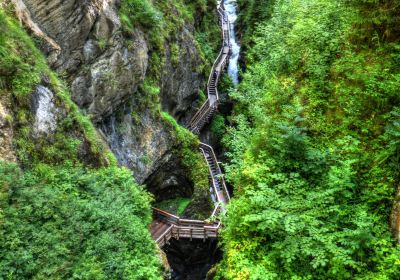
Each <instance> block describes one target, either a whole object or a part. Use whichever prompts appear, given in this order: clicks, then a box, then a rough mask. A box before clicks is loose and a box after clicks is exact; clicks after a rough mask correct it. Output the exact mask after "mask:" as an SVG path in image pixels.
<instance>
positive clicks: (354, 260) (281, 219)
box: [217, 0, 400, 280]
mask: <svg viewBox="0 0 400 280" xmlns="http://www.w3.org/2000/svg"><path fill="white" fill-rule="evenodd" d="M268 2H269V6H268V8H266V7H263V6H262V5H259V6H254V5H249V6H248V7H244V6H242V8H243V11H242V13H243V14H254V15H256V16H255V17H253V18H251V17H247V19H243V16H242V20H243V21H244V23H245V24H246V23H247V22H249V21H250V20H251V21H253V23H252V26H254V31H250V32H251V34H247V35H246V36H249V37H248V39H247V40H249V41H251V42H254V47H253V48H252V49H251V50H249V51H248V53H247V57H246V61H248V64H247V71H246V73H245V74H244V80H243V83H242V84H241V85H240V87H239V89H238V90H237V91H232V93H231V96H232V98H234V99H235V100H236V101H237V105H236V107H235V111H234V116H233V124H234V127H232V128H229V129H228V136H227V137H225V139H224V143H225V145H226V147H228V149H229V153H228V156H229V158H230V163H229V165H227V166H226V171H227V178H228V179H229V181H230V182H232V184H233V185H234V186H235V199H234V200H233V201H232V202H231V204H230V205H229V208H228V213H229V215H228V217H227V218H226V221H225V223H226V228H225V230H224V231H223V234H222V235H223V246H224V247H225V250H226V254H225V257H224V260H223V262H222V263H221V264H220V265H219V269H218V276H217V279H240V280H242V279H397V278H398V276H399V275H400V248H399V247H398V245H396V242H395V241H394V239H393V237H392V236H391V233H390V230H389V226H388V220H389V215H390V211H391V209H392V205H393V197H394V193H395V191H396V188H397V187H398V185H399V181H400V180H399V167H398V166H399V151H400V150H399V147H400V146H399V143H400V142H399V135H400V129H399V127H400V125H399V123H398V117H399V116H400V111H399V108H400V107H399V106H400V98H399V95H398V89H399V88H400V67H399V65H400V64H399V50H400V47H399V44H398V36H397V42H395V39H394V37H393V36H383V34H384V33H387V34H397V32H398V31H397V28H398V25H394V24H392V23H393V22H396V21H397V20H398V19H395V18H394V17H395V14H396V13H398V4H396V2H395V1H388V2H386V1H385V3H383V1H345V0H343V1H333V0H323V1H321V0H306V1H299V0H280V1H268ZM371 7H374V8H376V10H371V9H370V8H371ZM386 8H389V10H386ZM255 9H256V12H255ZM260 13H261V14H260ZM365 15H369V16H370V18H368V19H364V20H363V21H361V20H360V19H361V17H362V16H365ZM381 17H386V18H385V20H383V19H382V18H381ZM371 26H373V29H376V30H377V34H380V35H378V37H377V38H379V44H376V43H371V42H375V41H376V40H377V39H373V36H375V35H374V34H375V32H373V31H372V32H371ZM378 26H384V29H386V31H385V32H383V33H382V32H381V31H379V30H380V27H378ZM360 38H362V39H360Z"/></svg>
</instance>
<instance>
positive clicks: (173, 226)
mask: <svg viewBox="0 0 400 280" xmlns="http://www.w3.org/2000/svg"><path fill="white" fill-rule="evenodd" d="M217 11H218V15H219V22H220V25H221V30H222V47H221V51H220V53H219V55H218V57H217V59H216V60H215V62H214V64H213V67H212V69H211V73H210V76H209V79H208V83H207V95H208V98H207V100H206V101H205V103H204V104H203V105H202V106H201V107H200V109H199V110H198V111H197V113H196V114H195V115H194V116H193V117H192V119H191V120H190V121H189V124H188V125H187V128H188V129H189V130H190V131H192V132H193V133H194V134H199V133H200V131H201V129H202V128H203V127H204V125H206V124H207V123H208V122H209V121H210V119H211V117H212V116H213V114H214V113H215V111H216V110H217V108H218V103H219V96H218V90H217V88H218V81H219V77H220V75H221V73H222V71H223V70H224V69H225V66H226V64H227V62H228V60H229V55H230V50H231V46H230V43H229V35H230V34H229V32H230V26H229V25H230V24H229V21H228V16H227V14H226V11H225V9H224V4H223V1H218V5H217ZM200 151H201V152H202V154H203V156H204V159H205V161H206V163H207V166H208V169H209V176H210V193H211V198H212V200H213V202H214V211H213V212H212V214H211V217H210V219H209V220H216V217H217V215H218V214H219V213H221V212H222V213H225V209H226V207H225V206H226V204H227V203H228V202H229V200H230V196H229V192H228V190H227V187H226V184H225V180H224V178H223V174H222V172H221V168H220V166H219V163H218V160H217V157H216V156H215V153H214V150H213V148H212V147H211V146H210V145H207V144H205V143H201V144H200ZM220 227H221V223H220V222H219V221H218V222H212V223H211V222H207V221H199V220H188V219H181V218H179V217H177V216H175V215H172V214H170V213H168V212H165V211H163V210H160V209H157V208H153V222H152V224H151V228H150V230H151V235H152V237H153V239H154V240H155V241H156V243H157V244H158V246H159V247H160V248H161V247H163V246H164V245H165V244H167V243H168V241H169V240H170V239H171V238H175V239H180V238H188V239H190V240H192V239H203V240H206V239H208V238H217V237H218V231H219V229H220Z"/></svg>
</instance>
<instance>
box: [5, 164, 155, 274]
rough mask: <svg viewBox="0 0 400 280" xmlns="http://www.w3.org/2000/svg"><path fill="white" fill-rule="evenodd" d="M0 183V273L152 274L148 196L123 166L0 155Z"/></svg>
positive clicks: (152, 250)
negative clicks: (28, 165)
mask: <svg viewBox="0 0 400 280" xmlns="http://www.w3.org/2000/svg"><path fill="white" fill-rule="evenodd" d="M0 186H1V189H0V210H1V212H0V240H1V243H0V251H1V252H2V253H1V256H0V278H4V279H31V278H35V279H67V278H68V279H71V278H73V279H159V278H160V270H159V260H158V259H157V255H156V254H155V244H154V243H153V242H151V241H150V234H149V232H148V230H147V229H146V227H145V226H144V225H146V224H149V223H150V221H151V215H150V211H149V208H150V205H149V197H148V196H147V195H145V193H144V191H143V190H142V189H140V188H138V186H137V185H135V183H134V182H133V179H132V175H131V173H130V172H129V171H128V170H123V169H119V168H116V167H114V168H102V169H99V170H88V169H85V168H82V167H66V166H60V167H54V166H49V165H38V166H36V167H35V168H34V169H32V170H30V171H28V172H24V173H22V172H21V171H20V170H19V169H18V168H17V167H16V166H15V165H13V164H7V163H5V162H0ZM144 260H145V261H144Z"/></svg>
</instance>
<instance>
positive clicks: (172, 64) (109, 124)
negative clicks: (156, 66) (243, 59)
mask: <svg viewBox="0 0 400 280" xmlns="http://www.w3.org/2000/svg"><path fill="white" fill-rule="evenodd" d="M13 2H14V4H15V5H16V6H17V8H18V9H19V15H20V18H21V19H22V20H23V21H24V22H25V24H26V26H28V27H31V28H32V26H34V27H35V30H36V32H35V30H33V33H34V34H35V35H36V37H38V39H39V41H40V42H41V46H42V50H43V51H44V52H45V53H46V54H47V57H48V61H49V64H50V65H51V66H52V68H54V69H55V70H56V71H57V72H58V73H59V74H60V75H61V76H62V77H63V78H65V79H66V80H67V81H68V83H69V87H70V90H71V94H72V99H73V100H74V101H75V103H76V104H78V106H79V107H80V108H81V110H83V111H85V112H86V113H87V114H89V115H90V117H91V119H92V120H93V122H94V123H95V124H96V126H97V128H98V130H99V132H100V134H102V135H103V137H104V139H106V141H107V142H108V144H109V146H110V148H111V150H112V151H113V153H114V154H115V155H116V157H117V158H118V161H119V163H120V164H122V165H125V166H127V167H129V168H130V169H131V170H132V171H133V173H134V176H135V178H136V179H137V181H138V182H140V183H142V182H144V181H145V180H146V179H147V178H149V177H150V176H151V177H152V179H151V181H154V182H157V185H160V186H177V185H179V184H184V185H187V184H188V181H190V179H189V178H187V176H186V175H185V174H179V176H177V174H171V173H169V172H159V174H157V172H158V170H160V168H159V167H160V166H165V165H173V166H174V167H175V169H176V170H177V169H180V168H178V167H177V165H179V160H177V159H176V157H175V156H174V155H173V154H172V153H171V152H170V151H171V149H172V147H173V146H174V145H175V144H176V143H174V141H175V140H174V137H172V136H171V134H172V132H171V131H170V129H168V128H166V126H165V125H164V123H163V121H162V119H161V118H160V117H159V115H158V114H157V110H158V109H157V108H151V107H154V100H153V101H152V102H153V103H151V102H150V103H149V102H148V98H149V97H148V93H147V92H145V91H144V90H141V86H142V84H143V81H144V80H145V79H146V78H147V76H148V68H149V63H150V61H151V55H152V53H151V46H150V45H151V43H150V40H149V35H148V34H147V33H146V30H142V29H141V28H135V31H134V32H133V33H130V34H126V33H124V32H123V30H122V25H121V21H120V18H119V17H118V6H119V1H115V0H50V1H43V0H14V1H13ZM29 20H30V21H29ZM38 30H39V31H38ZM194 30H195V27H194V26H193V24H191V23H186V24H184V27H183V28H182V29H181V30H176V31H175V32H176V34H174V35H173V36H172V38H173V39H174V40H175V41H174V42H165V43H164V53H161V54H158V55H159V56H161V57H165V59H164V61H163V66H162V67H161V69H162V71H161V73H160V77H159V81H158V83H159V87H160V99H159V100H160V101H161V104H160V105H161V108H162V109H163V110H166V111H168V112H170V113H171V115H173V116H174V117H176V118H177V119H179V120H181V121H185V120H186V119H187V118H188V116H189V115H190V114H191V113H192V112H193V105H195V104H196V100H197V95H198V91H199V88H200V87H202V86H203V85H204V77H202V76H201V75H200V74H197V71H196V67H198V65H199V64H201V59H200V55H199V53H198V50H197V48H196V43H195V40H194V38H193V35H192V34H193V32H194ZM38 34H42V35H40V36H38ZM172 44H174V45H173V46H178V48H179V50H181V51H180V52H179V53H178V54H174V55H175V57H172V56H173V55H172V54H171V53H172V50H171V49H172V48H173V46H172ZM176 56H177V57H176ZM150 98H151V97H150ZM143 100H145V101H143ZM146 100H147V101H146ZM156 100H157V101H156V102H160V101H158V99H156ZM156 107H157V106H156ZM155 178H156V179H155ZM171 182H173V184H172V183H171Z"/></svg>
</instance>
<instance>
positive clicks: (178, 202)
mask: <svg viewBox="0 0 400 280" xmlns="http://www.w3.org/2000/svg"><path fill="white" fill-rule="evenodd" d="M190 203H191V199H190V198H187V197H177V198H174V199H168V200H163V201H161V202H159V203H157V204H155V205H154V206H155V207H156V208H159V209H162V210H164V211H167V212H168V213H171V214H174V215H177V216H178V217H181V216H182V215H183V214H184V213H185V210H186V208H187V207H188V206H189V204H190Z"/></svg>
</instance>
